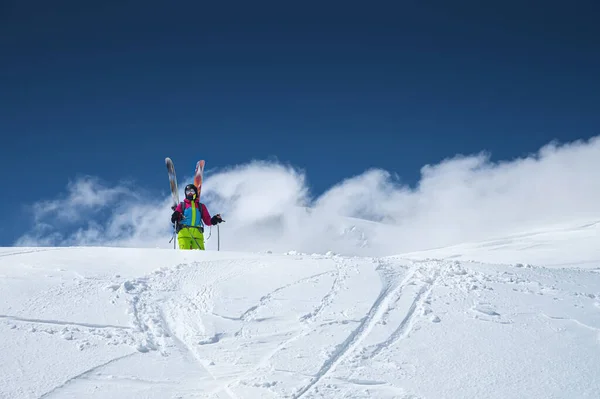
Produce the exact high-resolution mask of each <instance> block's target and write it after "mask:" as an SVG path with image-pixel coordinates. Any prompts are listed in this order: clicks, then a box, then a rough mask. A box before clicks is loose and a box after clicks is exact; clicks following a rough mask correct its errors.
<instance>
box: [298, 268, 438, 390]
mask: <svg viewBox="0 0 600 399" xmlns="http://www.w3.org/2000/svg"><path fill="white" fill-rule="evenodd" d="M422 267H423V266H421V265H416V266H413V267H412V268H411V269H410V270H409V271H408V272H407V273H406V276H405V278H404V279H403V280H402V281H401V282H398V281H397V280H395V281H394V280H388V281H385V284H384V286H383V287H382V289H381V291H380V293H379V296H378V297H377V298H376V299H375V302H374V303H373V305H372V306H371V308H370V310H369V312H368V313H367V314H366V315H365V316H364V317H363V319H362V320H361V322H360V324H359V325H358V327H357V328H356V329H354V330H353V331H352V332H351V333H350V335H349V336H348V337H347V338H346V339H345V340H344V341H343V342H342V343H340V344H339V345H338V346H337V347H336V349H335V350H334V351H333V353H332V354H331V355H330V356H329V358H328V359H327V360H326V361H325V362H324V363H323V365H322V366H321V368H320V369H319V370H318V371H317V373H316V375H315V376H314V377H313V378H312V379H311V381H310V382H309V383H308V384H307V385H305V386H304V387H302V388H300V389H299V390H298V391H297V392H296V393H295V394H294V395H293V396H292V398H293V399H299V398H301V397H303V396H304V395H305V394H307V393H308V392H309V391H310V390H311V389H312V388H313V387H315V386H316V385H317V384H319V383H320V382H321V380H322V379H324V378H325V377H327V376H328V375H329V373H330V372H331V371H333V370H334V369H335V367H336V366H337V365H338V364H340V363H341V362H343V361H344V360H345V359H346V358H347V357H348V356H350V355H351V354H352V353H354V352H356V351H357V349H358V348H359V347H360V345H361V343H362V341H363V340H364V339H365V338H366V337H367V336H368V335H369V334H370V332H371V331H372V330H373V328H374V327H375V326H376V325H377V324H379V323H380V322H381V321H382V319H383V318H384V317H385V315H386V314H387V313H388V312H390V311H391V310H393V309H394V302H396V301H398V300H399V298H400V297H401V296H402V292H403V290H404V288H405V287H407V286H408V285H410V284H415V280H416V278H417V277H416V276H415V275H416V273H417V272H419V271H421V269H422ZM437 275H438V272H435V273H434V277H433V278H431V279H429V280H427V281H425V282H424V283H423V285H422V287H421V289H420V290H419V292H418V294H417V295H416V297H415V298H414V299H413V300H412V304H411V306H410V308H409V310H408V311H407V312H406V314H405V316H404V319H403V320H402V322H401V323H400V324H399V325H398V327H397V329H396V330H395V331H394V332H393V333H392V334H391V335H390V336H389V338H388V339H386V340H385V341H384V342H382V343H380V344H378V345H377V346H376V349H375V350H374V351H373V352H372V353H371V354H370V356H369V358H373V357H374V356H376V355H377V354H378V353H379V352H380V351H382V350H383V349H385V348H387V347H389V346H390V345H392V344H394V343H396V342H397V341H398V340H399V339H400V338H401V337H402V335H403V334H404V333H405V332H406V330H407V327H408V326H409V325H410V322H411V321H412V319H413V315H414V313H415V310H416V308H417V306H418V304H419V303H420V302H421V298H422V297H427V295H428V294H429V293H430V292H431V290H432V289H433V286H434V284H435V280H436V279H437ZM382 276H384V275H383V274H382ZM384 278H385V277H384ZM423 294H425V295H423ZM363 351H364V350H363ZM375 385H377V384H375Z"/></svg>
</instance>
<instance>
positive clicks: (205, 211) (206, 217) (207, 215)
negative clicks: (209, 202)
mask: <svg viewBox="0 0 600 399" xmlns="http://www.w3.org/2000/svg"><path fill="white" fill-rule="evenodd" d="M202 221H203V222H204V224H205V225H207V226H212V224H211V223H210V213H208V209H206V205H204V204H202Z"/></svg>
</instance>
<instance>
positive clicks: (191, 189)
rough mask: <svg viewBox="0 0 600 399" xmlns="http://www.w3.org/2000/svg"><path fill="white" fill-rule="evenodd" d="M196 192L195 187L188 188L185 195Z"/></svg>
mask: <svg viewBox="0 0 600 399" xmlns="http://www.w3.org/2000/svg"><path fill="white" fill-rule="evenodd" d="M190 194H196V191H195V190H194V189H193V188H188V189H187V190H185V195H186V196H187V195H190Z"/></svg>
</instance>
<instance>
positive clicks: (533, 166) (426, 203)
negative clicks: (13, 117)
mask: <svg viewBox="0 0 600 399" xmlns="http://www.w3.org/2000/svg"><path fill="white" fill-rule="evenodd" d="M598 171H600V136H599V137H595V138H593V139H590V140H587V141H577V142H572V143H567V144H556V143H550V144H548V145H546V146H544V147H543V148H541V149H540V150H539V151H538V152H537V153H535V154H531V155H529V156H527V157H523V158H519V159H515V160H512V161H506V162H499V163H495V162H491V161H490V157H489V155H488V154H486V153H480V154H474V155H469V156H463V155H457V156H454V157H452V158H448V159H445V160H444V161H442V162H440V163H439V164H436V165H425V166H424V167H423V168H422V169H421V178H420V181H419V183H418V185H416V186H415V187H414V188H411V187H408V186H404V185H401V184H399V183H398V182H397V180H396V179H394V178H393V176H392V174H390V173H389V172H387V171H385V170H380V169H371V170H367V171H365V172H364V173H362V174H361V175H358V176H353V177H349V178H347V179H346V180H344V181H341V182H339V183H338V184H336V185H335V186H333V187H331V188H330V189H329V190H327V191H326V192H325V193H323V194H322V195H320V196H318V197H316V198H313V197H311V195H310V190H309V187H308V185H307V179H306V176H305V175H304V173H303V172H302V171H300V170H297V169H295V168H293V167H291V166H287V165H282V164H278V163H272V162H261V161H254V162H250V163H248V164H245V165H238V166H235V167H231V168H229V169H227V170H223V171H218V172H217V173H214V174H210V175H207V176H206V180H205V183H204V185H203V189H202V198H203V202H205V203H206V204H207V206H208V209H209V211H210V212H211V213H212V214H214V213H217V212H219V213H221V214H222V216H223V218H224V219H225V220H226V222H225V223H224V224H222V225H221V227H220V229H219V230H220V231H219V233H220V241H221V248H222V249H223V250H240V251H253V252H254V251H267V250H271V251H274V252H283V251H289V250H296V251H300V252H307V253H312V252H317V253H323V252H326V251H334V252H337V253H343V254H349V255H370V256H381V255H392V254H398V253H402V252H408V251H417V250H423V249H429V248H435V247H440V246H446V245H453V244H458V243H462V242H465V241H478V240H484V239H488V238H493V237H497V236H502V235H506V234H512V233H517V232H522V231H527V230H529V229H534V228H540V227H544V226H548V225H555V224H561V223H568V222H572V221H574V220H590V219H594V218H595V219H600V201H599V200H598V198H600V179H599V178H598V176H597V172H598ZM165 179H166V177H165ZM190 179H191V178H187V179H181V180H180V185H181V186H185V183H187V182H188V181H190ZM138 187H139V186H138ZM165 187H166V188H165V189H168V184H167V183H166V185H165ZM180 196H181V193H180ZM141 199H143V200H141ZM169 205H170V196H169V193H168V192H165V195H164V197H163V198H153V197H152V196H151V195H150V194H149V193H143V192H139V191H137V190H136V191H135V192H132V191H130V190H129V187H128V186H127V184H126V183H120V184H118V185H116V186H113V187H111V186H107V185H105V184H102V183H101V182H100V181H99V180H98V179H96V178H93V177H82V178H78V179H77V180H75V181H74V182H72V183H71V184H70V185H69V186H68V187H67V192H66V194H65V195H64V196H61V197H60V198H56V199H54V200H51V201H48V202H45V203H43V204H41V205H39V206H38V207H37V209H38V210H37V213H36V215H35V220H34V226H33V228H32V229H31V231H29V232H28V233H27V234H25V235H24V236H22V237H20V238H19V239H18V240H17V242H16V243H15V245H19V246H32V245H35V246H37V245H57V246H63V245H111V246H130V247H131V246H136V247H164V248H169V247H172V246H173V244H172V243H169V239H170V238H171V237H170V236H171V234H172V229H171V225H170V222H169V218H170V214H171V210H170V207H169ZM209 235H210V238H207V241H206V245H207V248H208V249H216V247H217V237H216V235H217V230H216V228H212V229H211V230H209V231H207V232H206V234H205V236H206V237H209Z"/></svg>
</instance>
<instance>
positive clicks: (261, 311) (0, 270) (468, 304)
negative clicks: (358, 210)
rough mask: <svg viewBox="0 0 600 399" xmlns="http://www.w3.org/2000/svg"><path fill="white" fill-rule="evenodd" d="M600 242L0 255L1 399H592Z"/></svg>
mask: <svg viewBox="0 0 600 399" xmlns="http://www.w3.org/2000/svg"><path fill="white" fill-rule="evenodd" d="M332 228H335V229H341V231H339V232H338V233H340V237H341V238H340V239H345V240H350V241H352V242H353V245H355V246H356V247H357V248H361V245H362V246H363V247H364V248H367V247H368V246H369V245H374V244H373V242H372V241H370V240H371V238H370V236H369V234H370V232H369V231H368V228H369V224H368V223H362V224H360V223H359V224H352V223H350V224H349V225H347V226H341V227H339V225H336V226H333V227H332ZM375 230H377V229H375V228H374V229H373V231H375ZM378 231H381V230H378ZM599 238H600V224H599V223H598V222H597V221H596V220H589V221H587V222H585V223H577V224H573V225H566V226H556V227H547V228H545V229H540V230H537V231H528V232H523V234H519V235H512V236H509V237H500V238H498V239H495V240H486V241H483V242H472V243H466V244H462V245H457V246H452V247H446V248H438V249H430V250H426V251H421V252H411V253H406V254H396V255H394V256H386V257H364V256H362V257H359V256H354V254H346V255H343V256H342V255H338V254H336V253H335V252H329V253H326V252H325V251H323V252H322V253H321V254H316V253H315V254H313V253H310V254H303V253H298V252H294V251H290V252H286V253H268V252H267V253H265V252H262V253H248V252H233V251H221V252H217V251H205V252H189V251H178V250H173V249H134V248H106V247H44V248H42V247H32V248H26V247H11V248H2V249H0V293H1V295H0V354H1V358H2V361H1V362H0V397H1V398H239V399H242V398H296V399H297V398H306V399H308V398H422V399H426V398H427V399H429V398H432V399H433V398H435V399H438V398H478V399H481V398H503V399H505V398H598V397H600V362H599V361H598V359H600V245H598V244H600V242H599ZM357 243H358V245H356V244H357ZM370 248H371V250H372V249H373V248H372V247H370ZM276 250H277V249H274V251H276Z"/></svg>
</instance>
